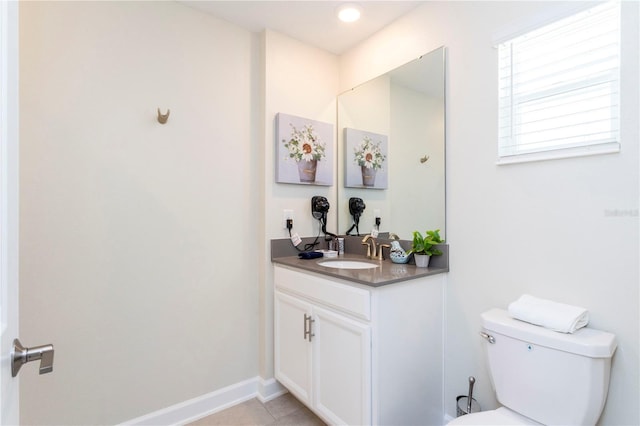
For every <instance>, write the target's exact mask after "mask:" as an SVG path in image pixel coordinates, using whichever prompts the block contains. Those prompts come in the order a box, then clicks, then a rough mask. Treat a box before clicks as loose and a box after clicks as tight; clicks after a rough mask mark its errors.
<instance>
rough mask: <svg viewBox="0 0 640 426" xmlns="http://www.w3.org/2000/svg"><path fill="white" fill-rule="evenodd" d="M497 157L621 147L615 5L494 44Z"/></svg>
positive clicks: (544, 155) (506, 160)
mask: <svg viewBox="0 0 640 426" xmlns="http://www.w3.org/2000/svg"><path fill="white" fill-rule="evenodd" d="M498 55H499V64H498V65H499V72H498V74H499V150H498V157H499V161H498V162H499V163H509V162H514V161H530V160H537V159H547V158H559V157H566V156H575V155H589V154H597V153H604V152H616V151H619V146H620V144H619V137H618V129H619V68H620V4H619V3H618V2H609V3H604V4H600V5H598V6H596V7H593V8H591V9H589V10H586V11H583V12H580V13H577V14H575V15H572V16H570V17H568V18H564V19H562V20H559V21H557V22H555V23H552V24H550V25H546V26H544V27H541V28H538V29H536V30H534V31H530V32H527V33H525V34H523V35H520V36H518V37H516V38H513V39H510V40H508V41H506V42H504V43H501V44H500V45H499V46H498Z"/></svg>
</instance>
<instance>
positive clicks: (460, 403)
mask: <svg viewBox="0 0 640 426" xmlns="http://www.w3.org/2000/svg"><path fill="white" fill-rule="evenodd" d="M468 409H469V397H468V396H467V395H459V396H458V397H457V398H456V416H457V417H460V416H464V415H465V414H470V413H479V412H480V411H482V410H481V409H480V404H479V403H478V401H476V399H475V398H471V411H468Z"/></svg>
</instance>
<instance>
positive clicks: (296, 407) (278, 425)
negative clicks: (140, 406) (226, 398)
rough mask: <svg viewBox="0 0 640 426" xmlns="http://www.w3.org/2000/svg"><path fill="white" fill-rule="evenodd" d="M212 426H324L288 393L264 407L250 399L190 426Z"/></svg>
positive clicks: (265, 404)
mask: <svg viewBox="0 0 640 426" xmlns="http://www.w3.org/2000/svg"><path fill="white" fill-rule="evenodd" d="M214 425H220V426H241V425H242V426H245V425H247V426H248V425H252V426H324V425H325V423H324V422H323V421H322V420H320V419H319V418H318V417H317V416H316V415H315V414H313V413H312V412H311V411H310V410H309V409H308V408H307V407H305V406H304V405H302V403H301V402H300V401H298V400H297V399H295V398H294V397H293V396H292V395H291V394H290V393H286V394H284V395H282V396H280V397H278V398H276V399H272V400H271V401H269V402H266V403H264V404H263V403H261V402H260V401H258V400H257V399H256V398H254V399H250V400H248V401H245V402H243V403H242V404H238V405H235V406H233V407H230V408H227V409H226V410H222V411H220V412H217V413H215V414H212V415H210V416H207V417H204V418H202V419H200V420H197V421H195V422H193V423H189V426H214Z"/></svg>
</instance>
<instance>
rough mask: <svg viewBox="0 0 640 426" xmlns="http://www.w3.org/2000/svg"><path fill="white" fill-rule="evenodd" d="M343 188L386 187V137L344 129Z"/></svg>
mask: <svg viewBox="0 0 640 426" xmlns="http://www.w3.org/2000/svg"><path fill="white" fill-rule="evenodd" d="M344 140H345V144H344V145H345V150H346V152H345V156H344V158H345V186H346V187H350V188H373V189H386V188H387V186H388V183H387V182H388V179H387V177H388V170H387V164H388V151H387V150H388V141H387V136H385V135H379V134H377V133H372V132H366V131H364V130H356V129H349V128H345V129H344Z"/></svg>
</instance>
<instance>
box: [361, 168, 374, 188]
mask: <svg viewBox="0 0 640 426" xmlns="http://www.w3.org/2000/svg"><path fill="white" fill-rule="evenodd" d="M361 169H362V184H363V185H364V186H374V185H375V184H376V169H374V168H373V167H371V168H368V167H365V166H361Z"/></svg>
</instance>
